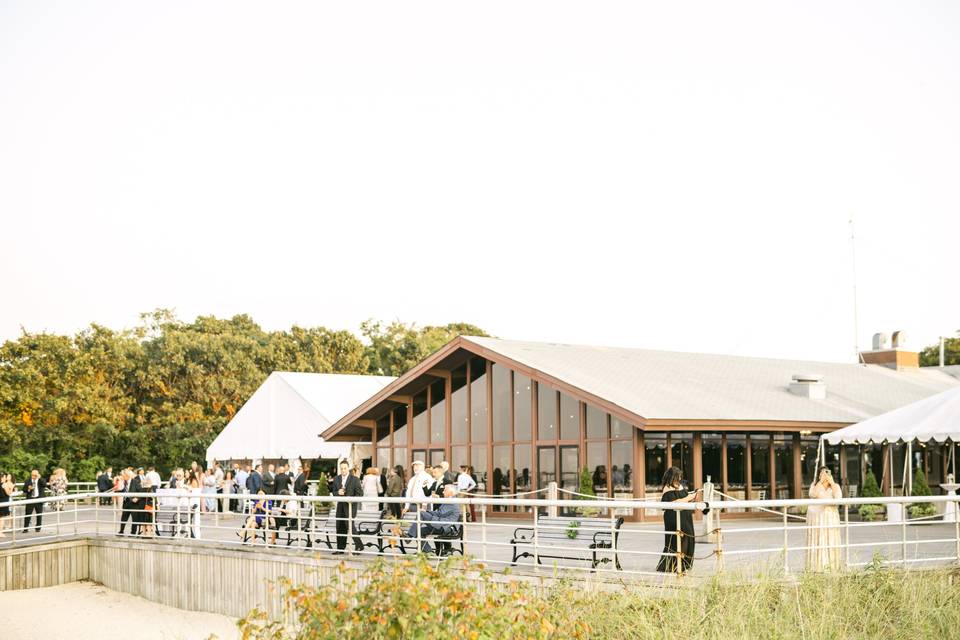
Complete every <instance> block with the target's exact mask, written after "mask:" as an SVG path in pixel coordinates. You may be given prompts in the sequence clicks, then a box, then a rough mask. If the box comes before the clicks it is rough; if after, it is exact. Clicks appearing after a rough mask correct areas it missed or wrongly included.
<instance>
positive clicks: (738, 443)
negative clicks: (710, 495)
mask: <svg viewBox="0 0 960 640" xmlns="http://www.w3.org/2000/svg"><path fill="white" fill-rule="evenodd" d="M746 450H747V436H746V435H744V434H742V433H728V434H727V493H729V494H730V495H731V496H733V497H734V498H738V499H740V500H746V497H747V494H746V490H747V465H746V458H745V457H744V456H745V455H746Z"/></svg>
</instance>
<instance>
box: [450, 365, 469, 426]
mask: <svg viewBox="0 0 960 640" xmlns="http://www.w3.org/2000/svg"><path fill="white" fill-rule="evenodd" d="M450 382H451V384H450V389H451V391H450V411H451V418H450V419H451V422H452V423H453V424H452V425H451V427H452V431H453V433H452V434H451V435H452V437H453V442H454V443H455V444H465V443H466V442H467V434H468V431H467V427H468V426H469V424H470V422H469V420H468V419H467V418H468V416H467V368H466V366H463V367H459V368H458V369H454V370H453V375H452V376H451V378H450Z"/></svg>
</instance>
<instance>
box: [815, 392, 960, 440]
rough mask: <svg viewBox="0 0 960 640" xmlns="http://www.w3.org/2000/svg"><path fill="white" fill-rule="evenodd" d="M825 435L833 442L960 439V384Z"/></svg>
mask: <svg viewBox="0 0 960 640" xmlns="http://www.w3.org/2000/svg"><path fill="white" fill-rule="evenodd" d="M824 438H825V439H826V440H827V442H830V443H832V444H839V443H841V442H849V443H858V444H866V443H868V442H897V441H900V440H902V441H904V442H912V441H914V440H918V441H920V442H929V441H930V440H936V441H937V442H945V441H947V440H950V441H952V442H957V441H960V386H957V387H954V388H952V389H948V390H946V391H943V392H941V393H938V394H936V395H933V396H930V397H929V398H924V399H923V400H918V401H917V402H913V403H911V404H908V405H906V406H903V407H900V408H898V409H894V410H893V411H889V412H887V413H884V414H881V415H879V416H874V417H873V418H869V419H867V420H864V421H863V422H860V423H858V424H852V425H850V426H849V427H845V428H843V429H837V430H836V431H833V432H832V433H828V434H827V435H825V436H824Z"/></svg>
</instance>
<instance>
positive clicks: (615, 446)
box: [610, 438, 633, 516]
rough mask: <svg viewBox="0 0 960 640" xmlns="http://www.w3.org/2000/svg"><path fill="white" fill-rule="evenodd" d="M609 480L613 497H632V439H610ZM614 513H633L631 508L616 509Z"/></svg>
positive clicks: (627, 514)
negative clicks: (611, 484)
mask: <svg viewBox="0 0 960 640" xmlns="http://www.w3.org/2000/svg"><path fill="white" fill-rule="evenodd" d="M610 481H611V482H612V483H613V497H614V498H632V497H633V439H632V438H631V439H629V440H611V441H610ZM616 515H618V516H630V515H633V509H617V510H616Z"/></svg>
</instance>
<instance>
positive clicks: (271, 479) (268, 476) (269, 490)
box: [263, 464, 277, 496]
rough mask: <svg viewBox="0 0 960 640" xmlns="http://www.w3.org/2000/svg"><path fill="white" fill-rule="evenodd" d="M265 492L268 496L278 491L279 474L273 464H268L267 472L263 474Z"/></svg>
mask: <svg viewBox="0 0 960 640" xmlns="http://www.w3.org/2000/svg"><path fill="white" fill-rule="evenodd" d="M263 492H264V493H265V494H267V495H268V496H272V495H276V493H277V474H276V473H274V471H273V465H272V464H271V465H269V466H267V472H266V473H264V474H263Z"/></svg>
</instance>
